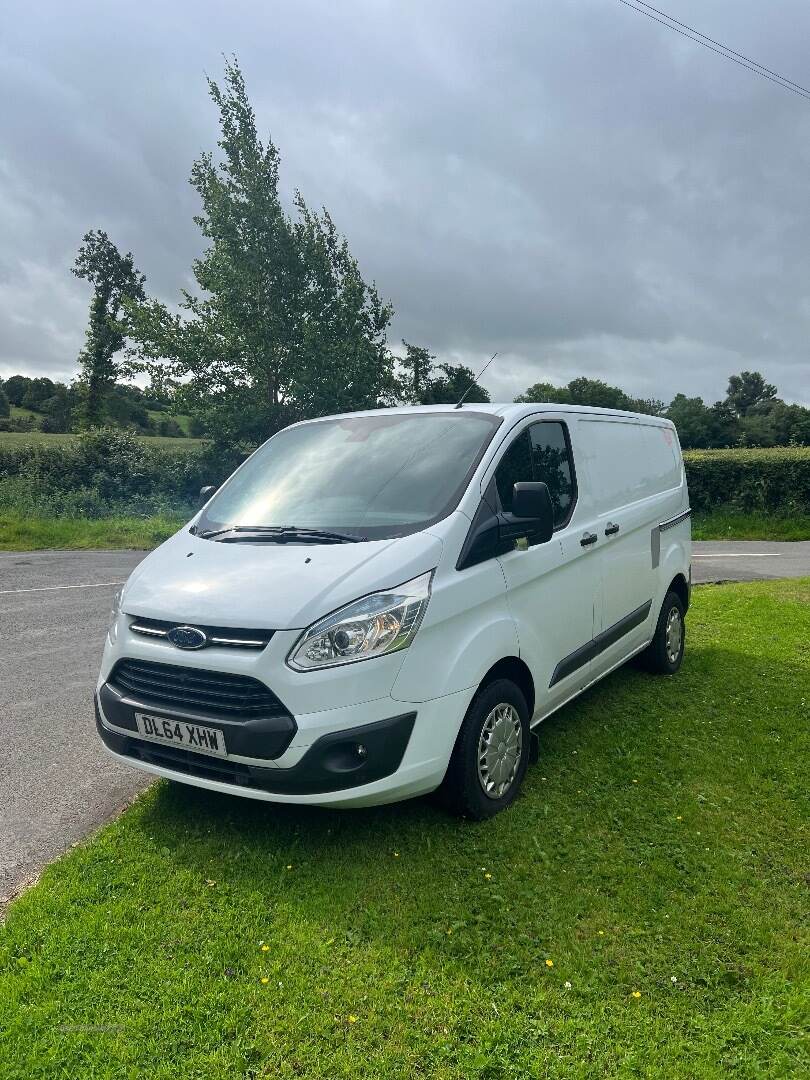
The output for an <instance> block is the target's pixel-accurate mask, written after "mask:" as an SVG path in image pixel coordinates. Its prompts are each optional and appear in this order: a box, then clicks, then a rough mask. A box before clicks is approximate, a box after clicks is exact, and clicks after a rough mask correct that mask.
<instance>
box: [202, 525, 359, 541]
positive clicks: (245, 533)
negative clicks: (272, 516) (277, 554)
mask: <svg viewBox="0 0 810 1080" xmlns="http://www.w3.org/2000/svg"><path fill="white" fill-rule="evenodd" d="M228 533H231V534H232V539H229V540H228V543H238V542H239V540H240V539H243V538H244V539H259V540H266V541H268V542H269V543H277V544H286V543H288V542H289V541H291V540H302V541H303V542H304V543H312V544H317V543H318V542H319V541H322V542H324V543H327V544H359V543H361V542H363V541H364V540H368V537H367V536H351V535H350V534H349V533H344V532H334V531H332V530H330V529H307V528H298V526H296V525H230V526H229V527H228V528H227V529H214V530H209V531H206V532H200V533H198V534H197V535H198V536H200V537H201V538H202V539H203V540H213V539H215V538H216V537H217V536H225V535H226V534H228Z"/></svg>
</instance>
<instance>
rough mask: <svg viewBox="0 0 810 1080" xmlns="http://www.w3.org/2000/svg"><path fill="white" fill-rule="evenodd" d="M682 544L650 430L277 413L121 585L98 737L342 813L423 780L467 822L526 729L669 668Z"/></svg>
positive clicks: (517, 410) (669, 461) (198, 774)
mask: <svg viewBox="0 0 810 1080" xmlns="http://www.w3.org/2000/svg"><path fill="white" fill-rule="evenodd" d="M210 490H213V489H204V493H206V494H207V493H208V492H209V491H210ZM690 536H691V534H690V522H689V502H688V497H687V490H686V481H685V478H684V468H683V461H682V458H681V452H680V447H679V444H678V438H677V435H676V432H675V428H674V427H673V425H672V424H671V423H670V422H669V421H668V420H662V419H659V418H657V417H652V416H641V415H635V414H632V413H623V412H614V411H611V410H606V409H588V408H576V407H570V406H569V407H566V406H561V405H465V406H464V407H463V408H458V407H457V408H453V407H451V406H432V407H425V408H400V409H383V410H378V411H373V412H364V413H353V414H347V415H343V416H334V417H326V418H323V419H319V420H311V421H307V422H305V423H301V424H296V425H293V426H292V427H289V428H286V429H285V430H283V431H280V432H279V433H278V434H277V435H275V436H274V437H273V438H272V439H270V440H269V441H268V442H266V443H265V444H264V445H263V446H261V447H260V448H259V449H258V450H257V451H256V452H255V453H254V454H253V455H252V456H251V457H250V458H248V460H247V461H246V462H245V463H244V464H243V465H242V466H241V467H240V468H239V469H238V470H237V471H236V472H235V473H234V474H233V476H231V477H230V479H229V480H228V481H227V482H226V483H225V484H224V485H223V486H222V487H221V488H220V489H219V490H218V491H217V492H216V493H215V494H214V495H213V496H212V497H211V498H210V499H209V501H208V502H207V503H206V504H205V506H204V507H203V509H202V510H201V511H200V513H199V514H198V515H197V516H196V517H195V518H194V520H193V521H192V523H191V524H190V525H186V526H185V527H184V528H182V529H181V530H180V531H179V532H178V533H176V534H175V536H173V537H172V538H171V539H170V540H168V541H167V542H166V543H165V544H163V546H162V547H160V548H158V549H157V550H156V551H154V552H153V553H152V554H151V555H149V556H148V558H146V559H145V560H144V561H143V562H142V563H141V564H140V565H139V566H138V567H137V569H136V570H135V571H134V572H133V574H132V575H131V577H130V578H129V581H128V582H127V583H126V585H125V586H124V588H123V590H122V592H121V594H120V595H119V597H118V598H117V599H116V603H115V605H114V609H113V613H112V620H111V624H110V629H109V635H108V640H107V642H106V646H105V649H104V658H103V662H102V667H101V675H100V678H99V682H98V688H97V693H96V716H97V724H98V730H99V733H100V735H101V738H102V739H103V741H104V743H105V744H106V746H107V747H108V748H109V750H110V751H112V753H113V754H115V756H116V757H118V758H120V759H121V760H123V761H126V762H129V763H130V764H132V765H135V766H137V767H138V768H142V769H146V770H148V771H149V772H152V773H156V774H158V775H159V776H165V777H168V778H170V779H172V780H180V781H183V782H185V783H188V784H195V785H197V786H199V787H205V788H211V789H213V790H216V791H221V792H232V793H233V794H237V795H246V796H250V797H252V798H256V799H267V800H271V801H275V802H287V803H315V804H318V805H330V806H342V807H349V806H369V805H372V804H376V803H385V802H392V801H394V800H398V799H405V798H410V797H412V796H416V795H422V794H424V793H426V792H429V791H433V790H435V789H436V788H439V787H442V788H443V790H444V792H445V794H446V796H447V798H448V800H449V801H450V802H451V803H452V804H453V805H454V806H455V807H456V808H457V809H458V810H459V811H460V812H461V813H463V814H465V815H466V816H468V817H473V818H486V817H490V816H491V815H493V814H495V813H496V812H497V811H498V810H501V809H503V808H504V807H505V806H508V805H509V804H510V803H511V802H512V801H513V799H514V798H515V796H516V794H517V792H518V789H519V787H520V784H521V782H522V780H523V777H524V774H525V772H526V767H527V764H528V761H529V754H530V742H531V731H532V728H533V727H535V725H537V724H539V723H540V721H541V720H544V719H545V717H547V716H549V715H550V714H551V713H552V712H554V711H555V710H556V709H558V708H560V706H561V705H564V704H565V703H566V702H568V701H570V700H571V699H572V698H574V697H576V696H577V694H580V693H582V691H583V690H584V689H585V688H586V687H587V686H590V685H591V684H592V683H594V682H595V681H596V680H597V679H601V678H602V677H603V676H604V675H607V674H608V672H610V671H613V670H614V669H615V668H617V667H618V666H619V665H620V664H623V663H624V662H625V661H626V660H628V659H630V657H632V656H635V655H636V654H639V653H641V654H642V655H643V658H644V660H645V661H646V663H647V665H648V667H649V668H651V669H652V670H653V671H657V672H661V673H663V674H667V675H672V674H674V673H675V672H676V671H677V670H678V668H679V667H680V664H681V660H682V657H683V647H684V615H685V613H686V610H687V607H688V606H689V593H690V582H691V567H690V551H691V539H690Z"/></svg>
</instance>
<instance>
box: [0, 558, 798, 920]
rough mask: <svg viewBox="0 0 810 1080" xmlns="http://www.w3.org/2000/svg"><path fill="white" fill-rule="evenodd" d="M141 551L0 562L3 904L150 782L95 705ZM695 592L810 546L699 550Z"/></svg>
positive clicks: (778, 566)
mask: <svg viewBox="0 0 810 1080" xmlns="http://www.w3.org/2000/svg"><path fill="white" fill-rule="evenodd" d="M143 554H144V553H143V552H135V551H119V552H108V551H87V552H84V551H64V552H62V551H56V552H31V553H26V552H20V553H10V552H0V904H2V901H3V900H4V899H8V898H9V897H11V896H13V895H15V894H16V893H17V892H18V891H19V889H20V888H21V887H23V886H24V885H25V884H26V883H28V882H29V881H31V880H33V879H35V878H36V875H37V874H38V872H39V871H40V869H41V868H42V867H43V866H44V865H46V864H47V863H49V862H51V861H52V860H53V859H55V858H57V857H58V856H59V855H61V854H62V852H63V851H64V850H65V849H66V848H68V847H70V846H71V844H73V843H75V842H76V841H77V840H80V839H81V838H82V837H83V836H86V835H87V834H88V833H89V832H91V831H92V830H93V829H94V828H96V827H97V826H98V825H101V824H102V823H103V822H104V821H106V820H107V819H108V818H109V817H111V816H112V815H113V814H114V813H115V812H116V811H117V810H118V809H120V808H121V807H122V806H124V805H126V803H127V802H128V801H129V800H130V799H131V798H132V796H133V795H135V794H136V793H137V792H138V791H139V790H141V789H142V788H143V787H144V786H145V785H146V783H147V782H148V781H147V780H146V778H145V776H144V774H143V773H140V772H136V771H135V770H134V769H128V768H126V767H125V766H122V765H119V764H118V763H117V762H116V761H114V760H113V759H112V758H111V757H109V756H108V755H107V754H106V752H105V751H104V749H103V748H102V746H101V743H100V741H99V739H98V737H97V735H96V732H95V724H94V721H93V707H92V695H93V687H94V685H95V680H96V675H97V671H98V664H99V660H100V657H101V648H102V643H103V640H104V633H105V630H106V626H107V616H108V612H109V610H110V603H111V600H112V596H113V593H114V591H115V588H116V585H117V583H119V582H122V581H124V580H125V578H126V577H127V575H128V574H129V572H130V571H131V570H132V568H133V567H134V566H136V565H137V563H138V562H139V561H140V560H141V559H142V558H143ZM693 555H694V560H693V563H692V575H693V581H695V582H708V581H717V580H722V581H725V580H743V581H748V580H752V579H756V578H771V577H799V576H803V575H807V576H810V542H808V543H800V544H798V543H797V544H771V543H759V542H735V543H726V542H719V541H716V542H712V543H703V544H695V545H694V553H693Z"/></svg>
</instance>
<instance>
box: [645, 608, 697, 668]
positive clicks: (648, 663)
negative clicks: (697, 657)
mask: <svg viewBox="0 0 810 1080" xmlns="http://www.w3.org/2000/svg"><path fill="white" fill-rule="evenodd" d="M685 641H686V624H685V622H684V607H683V601H682V600H681V598H680V596H678V594H677V593H674V592H669V593H667V595H666V597H665V598H664V603H663V605H662V607H661V614H660V615H659V616H658V623H657V625H656V627H655V634H654V635H653V639H652V641H651V642H650V644H649V645H648V646H647V648H646V649H645V650H644V652H643V653H642V654H641V659H642V662H643V664H644V666H645V667H646V668H647V670H648V671H652V672H655V673H656V674H658V675H674V674H675V672H676V671H677V670H678V668H679V667H680V666H681V664H682V663H683V649H684V643H685Z"/></svg>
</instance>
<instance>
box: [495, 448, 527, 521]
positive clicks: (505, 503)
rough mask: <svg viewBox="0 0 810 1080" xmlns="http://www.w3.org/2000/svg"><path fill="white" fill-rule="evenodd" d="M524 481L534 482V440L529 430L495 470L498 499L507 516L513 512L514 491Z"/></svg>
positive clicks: (507, 452)
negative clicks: (515, 486)
mask: <svg viewBox="0 0 810 1080" xmlns="http://www.w3.org/2000/svg"><path fill="white" fill-rule="evenodd" d="M524 480H534V468H533V465H532V440H531V436H530V435H529V429H528V428H525V429H524V430H523V431H522V432H521V433H520V435H518V437H517V438H516V439H515V441H514V442H513V443H512V445H511V446H510V447H509V449H508V450H507V451H506V453H505V454H504V455H503V457H502V458H501V463H500V465H499V466H498V468H497V469H496V470H495V485H496V487H497V488H498V497H499V498H500V500H501V508H502V509H503V510H504V511H505V512H506V513H507V514H508V513H510V512H511V510H512V493H513V491H512V489H513V487H514V485H515V484H516V483H518V482H519V481H520V482H522V481H524Z"/></svg>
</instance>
